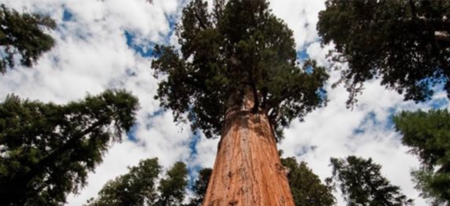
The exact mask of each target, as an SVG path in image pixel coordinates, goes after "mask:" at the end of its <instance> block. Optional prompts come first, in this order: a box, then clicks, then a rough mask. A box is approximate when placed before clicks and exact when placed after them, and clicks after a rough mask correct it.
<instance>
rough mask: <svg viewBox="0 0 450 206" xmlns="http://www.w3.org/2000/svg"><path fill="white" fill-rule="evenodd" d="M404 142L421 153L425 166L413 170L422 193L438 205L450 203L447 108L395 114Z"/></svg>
mask: <svg viewBox="0 0 450 206" xmlns="http://www.w3.org/2000/svg"><path fill="white" fill-rule="evenodd" d="M394 122H395V127H396V129H397V131H399V132H400V133H401V134H402V135H403V138H402V142H403V144H404V145H406V146H408V147H411V150H410V151H411V153H413V154H415V155H417V156H418V157H419V159H420V162H421V168H420V169H419V170H416V171H414V172H413V173H412V174H413V176H414V179H415V181H416V188H417V189H420V190H421V191H422V194H421V195H422V196H423V197H426V198H431V199H432V200H433V204H434V205H439V204H440V203H445V204H446V205H449V204H450V187H449V185H450V114H449V112H448V111H447V110H430V111H428V112H424V111H420V110H419V111H416V112H401V113H400V114H398V115H396V116H395V117H394Z"/></svg>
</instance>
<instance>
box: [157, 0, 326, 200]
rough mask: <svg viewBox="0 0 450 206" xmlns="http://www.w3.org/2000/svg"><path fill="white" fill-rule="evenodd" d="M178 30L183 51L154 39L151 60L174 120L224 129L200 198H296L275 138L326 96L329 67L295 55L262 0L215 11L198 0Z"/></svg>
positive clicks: (209, 131)
mask: <svg viewBox="0 0 450 206" xmlns="http://www.w3.org/2000/svg"><path fill="white" fill-rule="evenodd" d="M177 35H178V37H179V43H180V45H181V49H180V51H178V50H176V48H175V47H174V46H157V47H156V48H155V58H156V60H155V61H154V62H153V64H152V66H153V68H154V69H155V71H156V74H157V76H158V74H162V75H164V77H165V78H164V79H162V81H161V82H160V83H159V89H158V94H157V98H158V99H159V100H160V101H161V105H162V106H163V107H165V108H168V109H171V110H172V111H173V113H174V116H175V121H178V122H180V121H185V120H189V122H190V123H191V125H192V129H193V130H194V131H196V130H197V129H199V130H201V131H202V132H203V133H204V134H205V135H206V137H214V136H218V135H221V136H222V137H221V141H220V143H219V150H218V154H217V157H216V163H215V166H214V169H213V173H212V176H211V181H210V183H209V187H208V192H207V194H206V196H205V201H204V203H203V204H204V205H237V204H239V205H293V204H294V202H293V199H292V195H291V192H290V191H289V185H288V182H287V179H286V173H285V169H284V167H283V166H282V165H281V163H280V159H279V156H278V152H277V149H276V141H277V140H279V139H280V138H281V137H282V136H281V132H279V131H281V129H282V128H283V127H285V126H288V124H289V123H290V121H291V120H292V119H294V118H300V119H301V118H302V117H303V116H304V115H305V114H306V113H307V112H309V111H311V110H313V109H314V108H316V107H317V106H320V105H322V104H323V103H324V102H325V100H324V96H325V95H324V92H323V91H322V90H321V87H322V86H323V84H324V82H325V80H326V79H327V77H328V75H327V74H326V72H325V70H324V69H323V68H320V67H317V66H316V65H315V63H314V62H312V61H307V62H305V63H302V64H300V63H298V62H297V59H296V51H295V42H294V39H293V36H292V31H291V30H290V29H289V28H288V27H287V26H286V24H285V23H283V21H282V20H280V19H278V18H277V17H275V16H274V15H273V14H271V11H270V10H269V9H268V3H267V2H266V1H265V0H252V1H241V0H229V1H227V2H226V3H225V1H223V0H218V1H216V3H215V5H214V7H213V9H212V12H208V10H207V5H206V3H204V2H203V1H201V0H195V1H193V2H191V3H190V4H188V5H187V7H186V8H185V9H184V10H183V16H182V18H181V23H180V24H179V25H178V28H177ZM276 131H278V132H276ZM275 133H276V135H275Z"/></svg>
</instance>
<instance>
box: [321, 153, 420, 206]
mask: <svg viewBox="0 0 450 206" xmlns="http://www.w3.org/2000/svg"><path fill="white" fill-rule="evenodd" d="M331 166H332V167H333V175H332V177H330V178H328V179H327V183H328V184H329V185H331V186H333V187H336V186H338V187H339V188H340V190H341V192H342V195H343V196H344V200H345V201H347V205H348V206H407V205H413V200H411V199H407V197H406V196H405V195H403V194H401V193H400V188H399V187H398V186H393V185H391V184H390V182H389V180H387V179H386V178H385V177H383V176H382V175H381V172H380V169H381V165H378V164H375V163H373V162H372V159H371V158H369V159H367V160H366V159H363V158H360V157H355V156H349V157H347V158H346V159H337V158H331Z"/></svg>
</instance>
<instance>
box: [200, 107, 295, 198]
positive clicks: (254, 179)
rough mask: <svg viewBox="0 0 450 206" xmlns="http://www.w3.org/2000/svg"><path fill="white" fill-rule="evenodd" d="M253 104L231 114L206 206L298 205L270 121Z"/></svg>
mask: <svg viewBox="0 0 450 206" xmlns="http://www.w3.org/2000/svg"><path fill="white" fill-rule="evenodd" d="M252 107H253V101H250V100H249V99H248V98H246V99H244V103H243V106H242V107H240V108H239V107H235V108H232V109H229V111H228V113H227V116H226V121H225V126H224V129H223V131H222V138H221V140H220V142H219V149H218V152H217V157H216V162H215V165H214V169H213V172H212V176H211V179H210V181H209V185H208V190H207V192H206V195H205V199H204V202H203V206H238V205H239V206H259V205H264V206H265V205H267V206H294V200H293V197H292V193H291V191H290V188H289V183H288V179H287V177H286V174H287V170H286V169H285V168H284V167H283V166H282V165H281V162H280V157H279V154H278V150H277V146H276V141H275V138H274V136H273V135H274V134H273V131H272V127H271V125H270V122H269V120H268V118H267V116H266V115H265V114H254V113H252V112H251V110H252Z"/></svg>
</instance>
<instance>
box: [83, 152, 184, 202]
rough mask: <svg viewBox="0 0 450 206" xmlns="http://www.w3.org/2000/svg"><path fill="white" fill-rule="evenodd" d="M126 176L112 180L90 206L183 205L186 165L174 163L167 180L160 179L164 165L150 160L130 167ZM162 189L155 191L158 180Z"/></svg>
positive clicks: (159, 187) (156, 160) (168, 172)
mask: <svg viewBox="0 0 450 206" xmlns="http://www.w3.org/2000/svg"><path fill="white" fill-rule="evenodd" d="M129 170H130V171H129V172H128V173H127V174H125V175H121V176H119V177H117V178H116V179H115V180H112V181H109V182H108V183H106V184H105V186H103V189H102V190H101V191H100V192H99V197H98V198H97V199H95V200H94V199H91V200H89V201H88V204H87V205H88V206H144V205H148V206H175V205H177V206H178V205H181V202H182V201H183V199H184V196H185V187H186V186H187V179H186V176H187V169H186V164H184V163H182V162H177V163H175V164H174V165H173V166H172V167H171V168H170V169H169V170H168V171H167V174H166V177H165V178H162V179H158V176H159V175H160V173H161V166H160V165H159V164H158V159H157V158H153V159H147V160H143V161H141V162H140V163H139V165H138V166H135V167H131V168H129ZM157 180H159V186H158V187H157V188H156V185H157V183H156V181H157Z"/></svg>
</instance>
